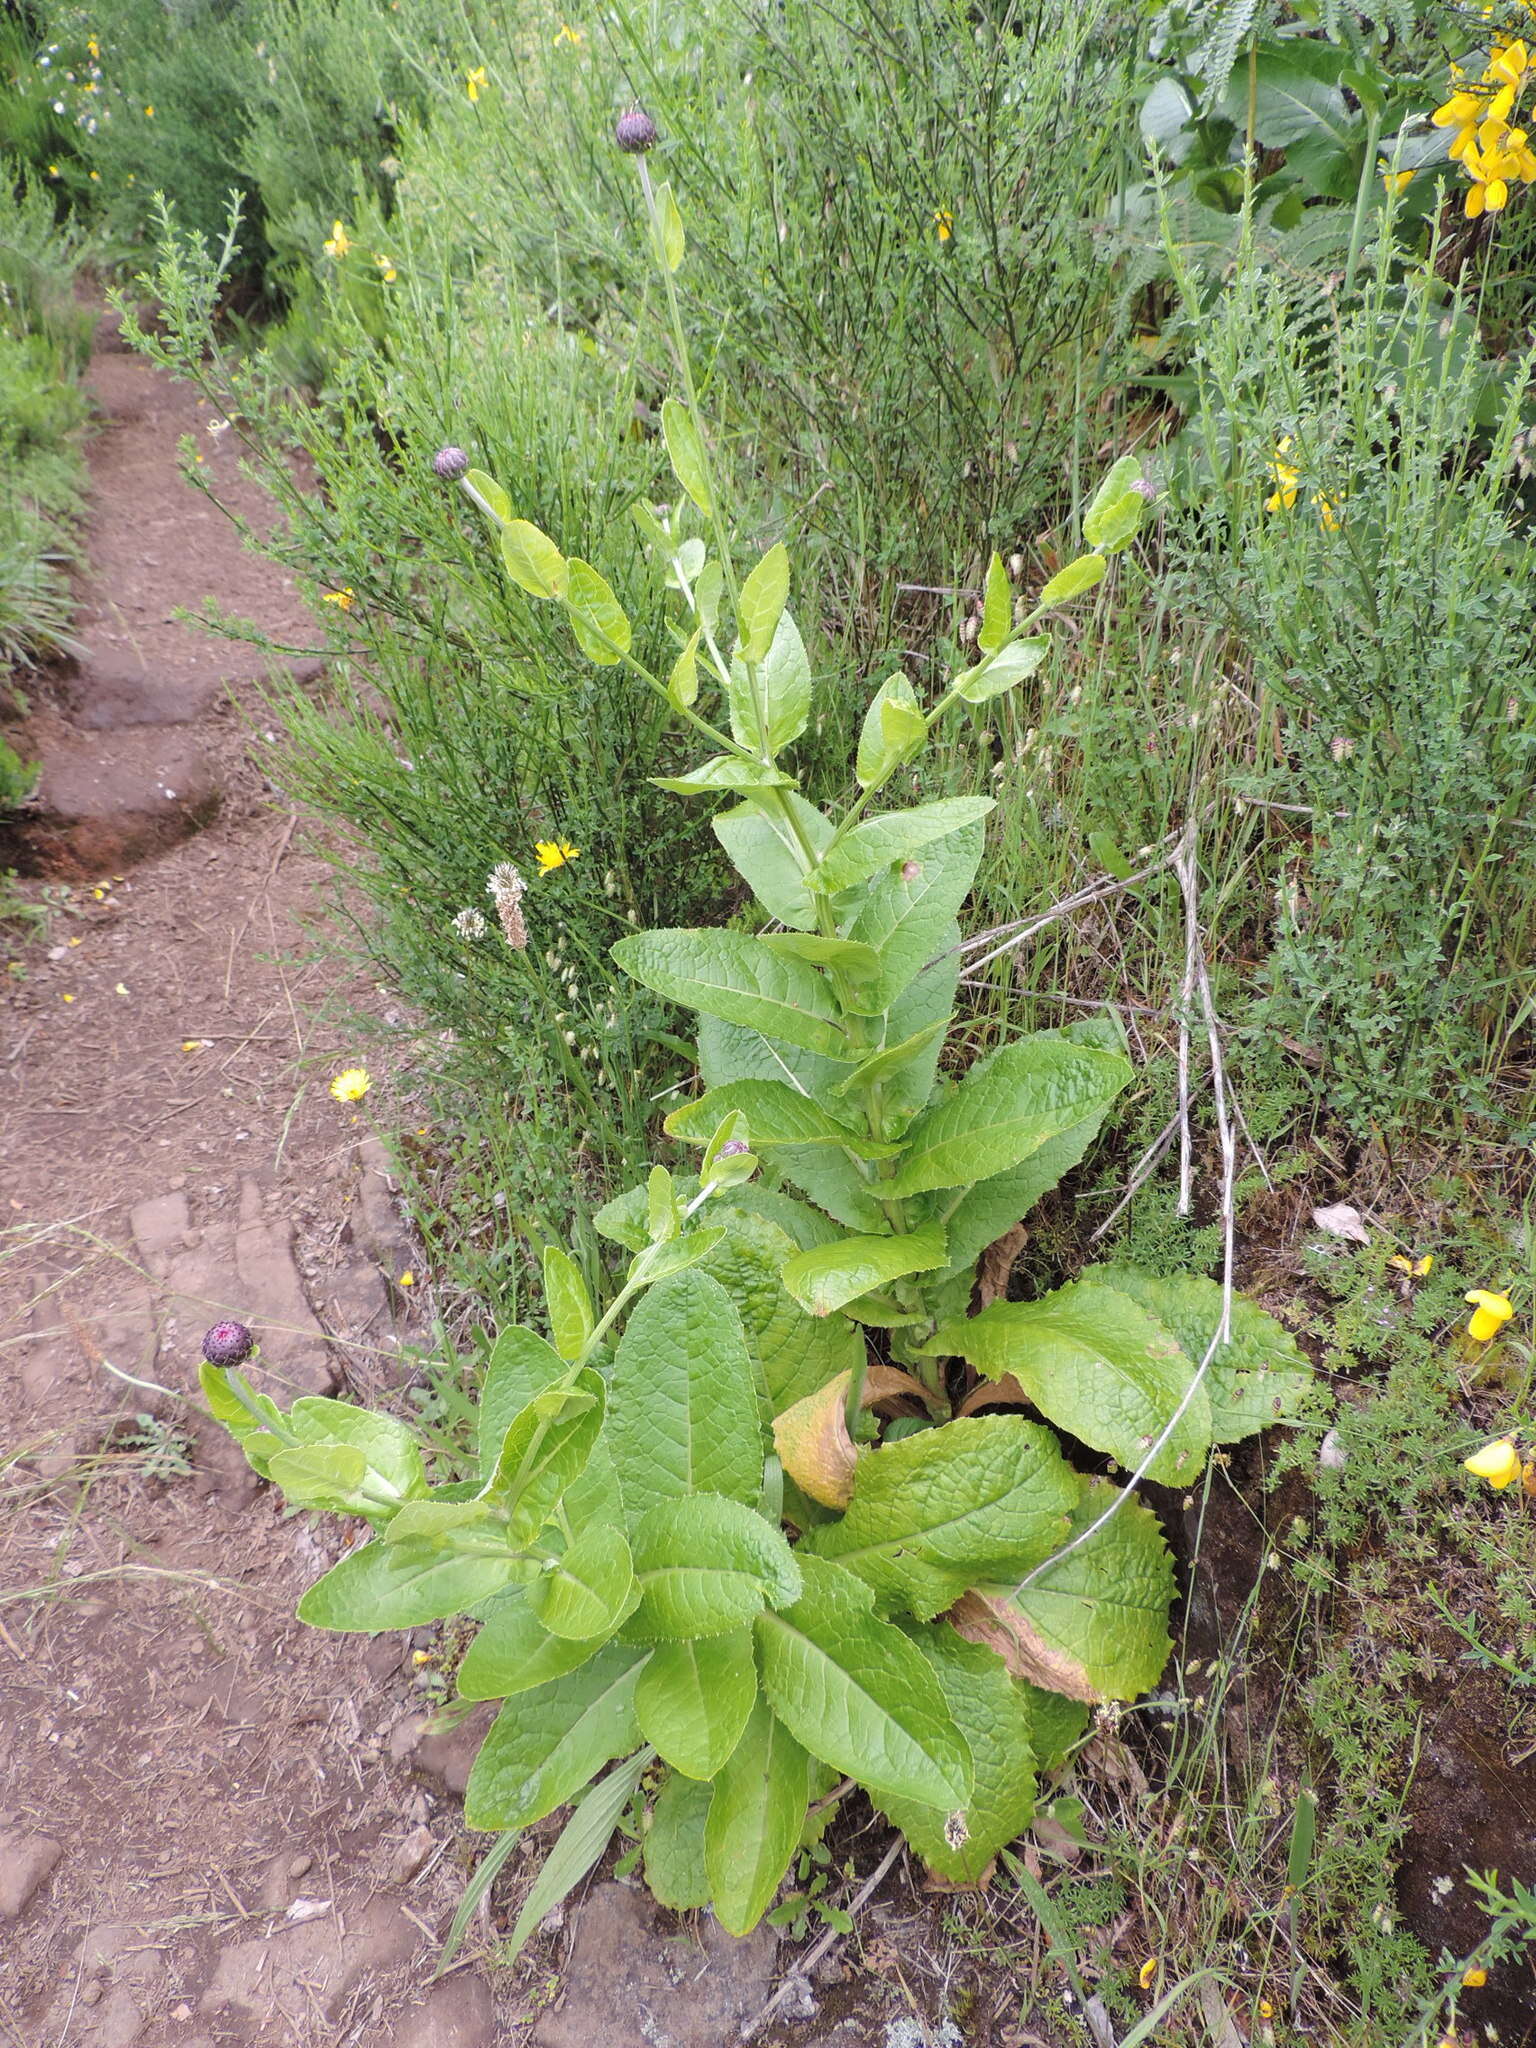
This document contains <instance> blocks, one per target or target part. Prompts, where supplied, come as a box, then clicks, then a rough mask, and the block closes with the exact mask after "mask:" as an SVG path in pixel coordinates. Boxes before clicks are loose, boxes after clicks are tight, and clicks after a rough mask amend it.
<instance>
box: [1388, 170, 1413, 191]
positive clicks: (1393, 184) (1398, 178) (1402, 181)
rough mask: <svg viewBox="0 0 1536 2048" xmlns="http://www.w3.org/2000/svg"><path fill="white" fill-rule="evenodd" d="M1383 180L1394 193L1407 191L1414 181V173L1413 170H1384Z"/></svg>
mask: <svg viewBox="0 0 1536 2048" xmlns="http://www.w3.org/2000/svg"><path fill="white" fill-rule="evenodd" d="M1381 182H1382V184H1383V185H1385V186H1386V188H1387V190H1388V191H1389V192H1391V193H1393V194H1394V195H1395V194H1396V193H1399V192H1406V191H1407V190H1408V187H1409V186H1410V185H1411V184H1412V183H1413V173H1412V171H1383V172H1382V174H1381Z"/></svg>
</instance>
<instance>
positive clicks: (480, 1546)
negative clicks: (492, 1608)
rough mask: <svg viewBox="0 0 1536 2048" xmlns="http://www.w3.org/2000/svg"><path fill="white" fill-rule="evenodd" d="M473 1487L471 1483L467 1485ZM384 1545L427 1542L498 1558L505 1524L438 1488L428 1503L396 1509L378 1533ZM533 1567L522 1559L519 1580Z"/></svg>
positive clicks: (479, 1505) (481, 1506)
mask: <svg viewBox="0 0 1536 2048" xmlns="http://www.w3.org/2000/svg"><path fill="white" fill-rule="evenodd" d="M469 1483H470V1484H471V1485H473V1483H474V1482H473V1481H470V1482H469ZM379 1534H380V1536H381V1538H382V1540H383V1541H384V1542H385V1543H429V1544H431V1545H433V1546H434V1547H435V1548H436V1549H438V1550H453V1551H457V1552H459V1553H460V1554H461V1555H467V1554H469V1553H471V1552H473V1553H475V1554H477V1555H479V1556H497V1557H499V1556H500V1555H501V1554H502V1553H503V1552H504V1551H505V1550H506V1547H507V1529H506V1523H505V1522H504V1521H503V1520H502V1518H501V1517H500V1515H498V1514H497V1512H496V1510H495V1509H494V1508H491V1507H488V1506H487V1505H486V1503H485V1502H484V1501H483V1500H477V1499H475V1498H474V1496H473V1495H471V1496H470V1497H469V1498H468V1499H464V1498H462V1497H459V1490H458V1489H457V1488H456V1487H448V1486H440V1487H438V1488H436V1490H435V1493H434V1495H433V1497H432V1498H430V1499H428V1500H408V1501H406V1502H404V1503H403V1505H402V1506H400V1507H398V1508H397V1509H396V1510H395V1512H394V1513H393V1514H392V1515H391V1516H390V1518H389V1520H388V1521H387V1522H386V1523H385V1524H384V1526H383V1528H382V1529H381V1530H380V1532H379ZM534 1570H535V1566H534V1565H533V1563H532V1562H531V1560H528V1559H524V1560H522V1561H521V1562H520V1564H519V1572H520V1574H521V1576H522V1577H524V1578H530V1577H532V1575H533V1572H534Z"/></svg>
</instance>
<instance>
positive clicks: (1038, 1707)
mask: <svg viewBox="0 0 1536 2048" xmlns="http://www.w3.org/2000/svg"><path fill="white" fill-rule="evenodd" d="M1013 1682H1014V1684H1015V1685H1016V1686H1017V1687H1018V1688H1019V1690H1020V1692H1021V1693H1023V1695H1024V1700H1025V1704H1026V1705H1027V1706H1028V1708H1029V1738H1030V1742H1031V1744H1032V1746H1033V1748H1034V1752H1035V1767H1036V1769H1037V1770H1038V1771H1039V1772H1040V1773H1041V1775H1042V1776H1044V1774H1045V1773H1046V1772H1047V1771H1056V1770H1059V1769H1060V1768H1061V1766H1062V1764H1064V1763H1065V1762H1066V1758H1067V1751H1068V1750H1069V1749H1071V1748H1072V1746H1073V1744H1074V1743H1076V1742H1079V1741H1080V1740H1081V1739H1082V1736H1083V1734H1084V1732H1085V1730H1086V1729H1087V1726H1088V1721H1089V1711H1088V1705H1087V1702H1086V1701H1084V1700H1069V1699H1068V1698H1067V1696H1066V1694H1065V1693H1064V1692H1047V1691H1046V1690H1045V1688H1044V1687H1043V1686H1039V1685H1031V1684H1029V1682H1028V1681H1027V1680H1026V1679H1023V1678H1015V1679H1014V1681H1013Z"/></svg>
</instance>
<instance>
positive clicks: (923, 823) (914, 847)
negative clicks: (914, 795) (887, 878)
mask: <svg viewBox="0 0 1536 2048" xmlns="http://www.w3.org/2000/svg"><path fill="white" fill-rule="evenodd" d="M994 808H995V804H994V800H993V799H992V798H991V797H989V796H946V797H941V798H940V799H939V801H938V802H937V803H931V804H916V805H914V806H913V808H912V809H911V810H909V811H882V812H881V813H880V815H879V816H878V817H874V818H864V819H861V820H860V822H859V823H858V824H857V825H855V826H854V828H853V830H852V831H851V832H848V833H846V834H845V835H844V836H843V837H842V838H841V839H838V840H835V841H834V842H833V844H832V845H831V846H830V847H829V848H828V849H827V851H826V852H825V853H824V854H823V855H822V857H821V860H820V863H819V864H818V866H817V870H816V885H817V887H818V888H820V889H821V890H823V891H825V892H827V893H832V892H834V891H836V890H838V889H848V888H851V887H852V886H853V885H854V883H856V882H863V881H867V880H868V879H869V877H870V876H871V875H876V874H878V873H879V872H880V870H881V869H882V868H887V867H892V866H894V865H895V863H896V862H897V861H907V860H910V859H911V858H912V856H913V855H914V854H916V853H918V852H919V851H920V850H921V849H922V848H923V847H925V846H928V845H931V844H932V842H933V841H934V840H935V839H946V838H948V836H949V834H950V833H951V832H958V831H959V830H960V829H961V827H962V826H964V825H973V824H975V823H976V822H977V820H978V819H980V818H984V817H985V816H986V815H987V813H988V811H990V810H992V809H994ZM846 936H847V937H849V938H862V937H863V936H864V934H863V933H862V932H849V933H848V934H846Z"/></svg>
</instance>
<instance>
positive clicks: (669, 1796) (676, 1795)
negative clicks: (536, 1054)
mask: <svg viewBox="0 0 1536 2048" xmlns="http://www.w3.org/2000/svg"><path fill="white" fill-rule="evenodd" d="M656 1654H657V1655H659V1654H660V1652H657V1653H656ZM655 1662H656V1657H655V1656H653V1657H652V1658H651V1663H650V1665H648V1666H647V1667H646V1669H647V1672H649V1670H650V1669H651V1668H652V1667H654V1665H655ZM644 1682H645V1675H644V1674H642V1677H641V1685H642V1686H643V1685H644ZM753 1683H754V1684H755V1683H756V1680H755V1679H754V1681H753ZM638 1699H639V1693H638V1690H637V1692H636V1700H637V1703H638ZM642 1719H643V1716H642ZM712 1796H713V1787H712V1786H710V1785H701V1784H698V1783H697V1782H696V1781H695V1780H694V1779H693V1778H685V1777H684V1776H683V1775H682V1774H681V1772H679V1771H671V1772H669V1773H668V1776H667V1782H666V1783H665V1784H664V1785H663V1786H662V1788H661V1790H660V1792H658V1793H657V1795H656V1804H655V1805H654V1806H653V1807H652V1808H651V1817H650V1821H649V1824H648V1825H647V1827H646V1830H645V1882H646V1887H647V1889H648V1890H649V1892H650V1894H651V1897H652V1898H653V1899H655V1900H656V1902H657V1904H658V1905H662V1906H668V1907H670V1908H671V1910H672V1911H673V1912H674V1913H690V1912H692V1911H693V1910H694V1909H695V1908H696V1907H699V1906H707V1905H708V1904H709V1874H708V1872H707V1871H706V1870H705V1868H704V1823H705V1821H706V1820H707V1819H708V1818H709V1802H710V1799H711V1798H712Z"/></svg>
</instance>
